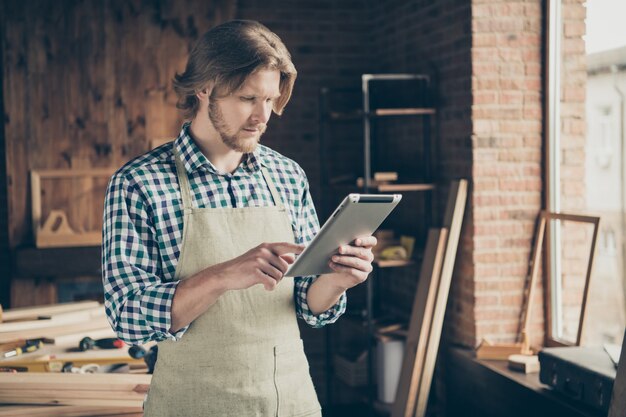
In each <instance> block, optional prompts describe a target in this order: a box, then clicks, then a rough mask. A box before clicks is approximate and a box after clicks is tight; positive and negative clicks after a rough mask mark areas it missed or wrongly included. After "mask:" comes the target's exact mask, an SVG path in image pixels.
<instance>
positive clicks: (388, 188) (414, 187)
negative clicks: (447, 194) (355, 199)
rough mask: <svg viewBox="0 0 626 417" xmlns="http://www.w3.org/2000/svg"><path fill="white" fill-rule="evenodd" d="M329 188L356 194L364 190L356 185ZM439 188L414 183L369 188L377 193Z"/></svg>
mask: <svg viewBox="0 0 626 417" xmlns="http://www.w3.org/2000/svg"><path fill="white" fill-rule="evenodd" d="M328 186H329V187H332V188H352V189H353V190H354V192H359V191H361V190H363V187H359V186H358V185H357V184H354V183H335V184H328ZM435 188H437V186H436V185H435V184H430V183H412V184H380V185H375V186H370V187H368V190H371V191H377V192H396V191H405V192H421V191H432V190H434V189H435Z"/></svg>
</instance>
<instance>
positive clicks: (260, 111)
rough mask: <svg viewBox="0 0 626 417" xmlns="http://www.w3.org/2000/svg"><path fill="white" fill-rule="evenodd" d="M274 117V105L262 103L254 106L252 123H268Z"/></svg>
mask: <svg viewBox="0 0 626 417" xmlns="http://www.w3.org/2000/svg"><path fill="white" fill-rule="evenodd" d="M271 115H272V103H271V102H265V101H262V102H260V103H258V104H257V105H256V106H254V111H253V112H252V121H253V122H255V123H263V124H265V123H267V122H268V121H269V119H270V116H271Z"/></svg>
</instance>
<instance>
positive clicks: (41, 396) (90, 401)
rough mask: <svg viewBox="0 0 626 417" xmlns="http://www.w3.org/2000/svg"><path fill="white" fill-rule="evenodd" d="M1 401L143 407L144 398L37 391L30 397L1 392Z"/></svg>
mask: <svg viewBox="0 0 626 417" xmlns="http://www.w3.org/2000/svg"><path fill="white" fill-rule="evenodd" d="M0 403H2V404H42V405H45V404H50V405H57V404H59V405H91V406H100V407H107V406H113V407H141V405H142V404H143V398H142V399H140V400H139V399H137V400H118V399H115V398H100V399H97V398H65V397H55V396H54V395H48V394H47V393H46V392H40V393H37V395H35V396H31V397H29V398H16V397H14V396H12V395H11V394H6V395H5V394H4V393H3V392H0Z"/></svg>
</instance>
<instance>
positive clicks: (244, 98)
mask: <svg viewBox="0 0 626 417" xmlns="http://www.w3.org/2000/svg"><path fill="white" fill-rule="evenodd" d="M255 98H256V97H251V96H245V97H241V99H242V100H243V101H254V100H255Z"/></svg>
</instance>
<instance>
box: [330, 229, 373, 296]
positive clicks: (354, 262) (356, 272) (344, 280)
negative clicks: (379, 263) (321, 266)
mask: <svg viewBox="0 0 626 417" xmlns="http://www.w3.org/2000/svg"><path fill="white" fill-rule="evenodd" d="M376 242H377V241H376V238H375V237H374V236H365V237H359V238H357V239H355V240H354V241H353V242H352V243H350V244H348V245H343V246H340V247H339V250H338V252H339V253H337V254H335V255H333V257H332V258H331V260H330V262H329V265H330V267H331V268H332V270H333V271H335V272H334V273H333V274H331V275H332V276H333V280H332V281H333V284H334V285H337V286H340V287H343V288H344V289H348V288H352V287H354V286H356V285H358V284H361V283H362V282H364V281H365V280H366V279H367V277H368V275H369V273H370V272H372V269H373V268H372V262H373V261H374V254H373V253H372V248H373V247H374V246H376Z"/></svg>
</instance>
